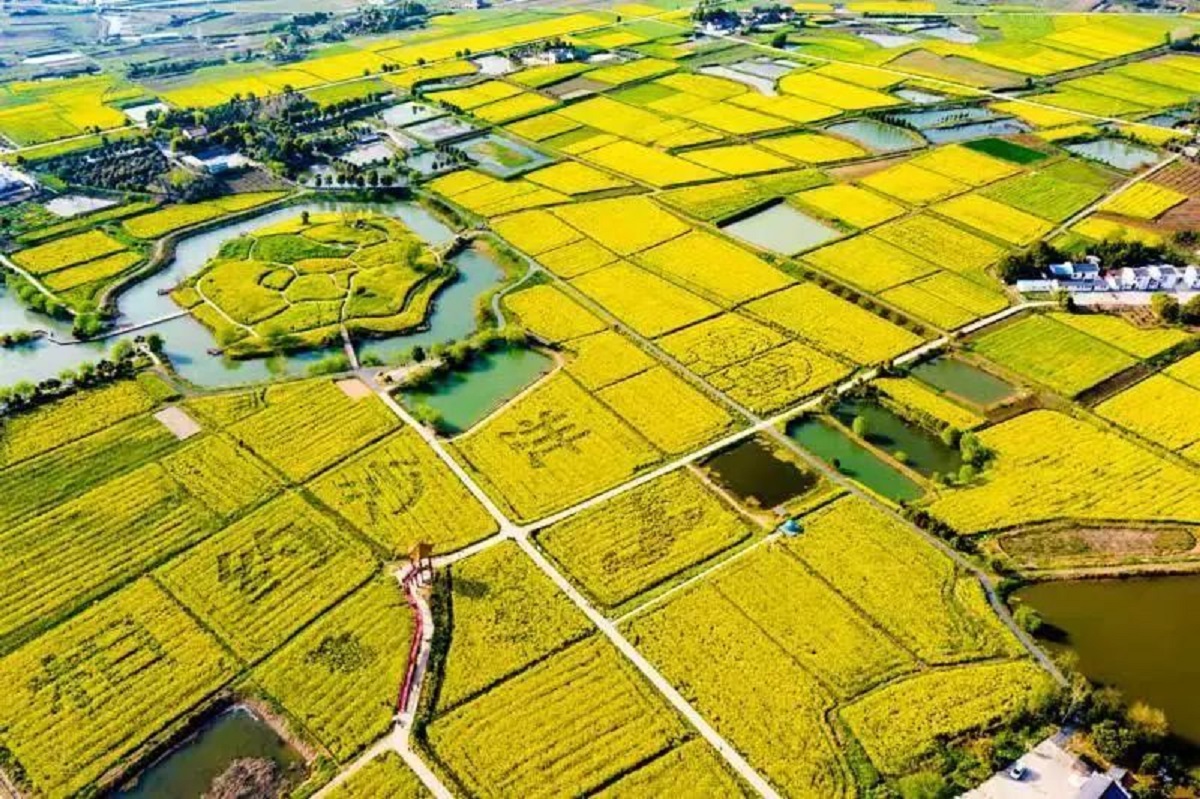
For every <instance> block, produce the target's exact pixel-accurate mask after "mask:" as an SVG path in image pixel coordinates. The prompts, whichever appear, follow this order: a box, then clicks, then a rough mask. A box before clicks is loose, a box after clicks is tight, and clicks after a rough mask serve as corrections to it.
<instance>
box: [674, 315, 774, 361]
mask: <svg viewBox="0 0 1200 799" xmlns="http://www.w3.org/2000/svg"><path fill="white" fill-rule="evenodd" d="M786 341H787V338H786V337H784V336H783V335H782V334H781V333H779V332H777V331H776V330H774V329H773V328H770V327H767V326H766V325H763V324H760V323H758V322H754V321H751V320H750V319H747V318H746V317H745V316H742V315H741V314H736V313H727V314H722V315H721V316H718V317H716V318H714V319H708V320H705V321H703V322H700V323H698V324H694V325H691V326H690V327H685V328H684V329H683V330H680V331H678V332H675V333H672V334H670V335H669V336H666V337H664V338H663V339H661V340H660V341H659V342H658V343H659V346H661V347H662V348H663V349H664V350H665V351H666V352H667V353H668V354H669V355H671V356H672V357H673V358H675V359H676V360H677V361H679V362H680V363H681V364H683V365H684V366H685V367H687V368H688V369H689V370H690V371H692V372H694V373H695V374H698V375H701V376H704V375H710V374H712V373H713V372H715V371H717V370H719V369H724V368H725V367H727V366H731V365H733V364H735V363H740V362H742V361H745V360H748V359H750V358H753V357H754V356H756V355H760V354H762V353H764V352H766V351H767V350H770V349H773V348H774V347H778V346H779V345H780V344H783V343H784V342H786Z"/></svg>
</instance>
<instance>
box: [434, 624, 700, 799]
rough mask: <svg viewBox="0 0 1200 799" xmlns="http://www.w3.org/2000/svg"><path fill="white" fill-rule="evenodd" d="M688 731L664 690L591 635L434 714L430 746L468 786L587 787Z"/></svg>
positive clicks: (489, 791)
mask: <svg viewBox="0 0 1200 799" xmlns="http://www.w3.org/2000/svg"><path fill="white" fill-rule="evenodd" d="M684 735H685V732H684V728H683V726H682V724H681V723H680V722H679V721H678V720H677V719H676V718H675V717H674V715H673V713H672V712H671V711H670V709H669V708H668V707H667V706H666V705H665V703H664V702H663V700H662V699H661V697H660V696H659V695H658V694H657V693H656V692H654V691H653V690H652V689H651V688H650V687H649V686H647V685H645V684H644V683H643V682H642V680H641V678H640V676H639V675H638V674H636V673H635V672H634V671H633V667H632V666H630V665H629V664H627V663H626V662H625V661H624V660H623V659H622V658H621V656H620V655H619V654H618V653H617V651H616V650H615V649H614V648H613V646H612V644H610V643H609V642H608V641H607V639H605V638H603V637H601V636H593V637H592V638H590V639H589V640H586V641H583V642H580V643H578V644H575V645H574V646H572V647H570V648H568V649H566V650H565V651H563V652H560V653H558V654H556V655H554V656H552V657H550V658H548V659H546V660H544V661H542V662H540V663H538V664H536V665H534V666H533V667H531V668H529V669H528V670H527V671H524V672H522V673H521V674H519V675H518V676H516V677H514V678H513V679H511V680H508V681H507V682H505V683H503V684H501V685H499V686H497V687H496V688H494V689H493V690H491V691H489V692H488V693H486V694H484V695H483V696H481V697H479V698H478V699H475V700H473V701H471V702H468V703H467V704H465V705H462V706H460V707H458V708H456V709H455V710H452V711H450V712H449V713H447V714H445V715H442V716H439V717H438V718H436V719H435V720H434V721H433V723H432V724H430V725H429V728H428V747H429V749H430V750H432V753H433V756H434V758H435V759H436V761H437V762H439V763H441V764H442V765H443V766H444V767H445V768H446V770H447V771H449V773H450V774H451V775H452V777H453V780H454V782H456V783H458V785H460V786H461V788H460V790H462V792H463V793H465V794H469V795H472V796H479V797H504V796H523V797H531V799H541V798H542V797H552V796H562V795H564V794H574V793H581V794H585V793H588V792H589V791H591V790H594V789H596V788H599V787H600V786H601V785H603V784H605V783H606V782H607V781H608V780H611V779H613V778H615V777H617V776H619V775H621V774H622V773H624V772H625V771H627V770H629V769H631V768H634V767H635V766H637V765H639V764H640V763H642V762H644V761H646V760H648V759H650V758H652V757H654V756H655V755H657V754H659V753H661V752H663V751H666V750H667V749H669V748H671V747H672V746H673V745H674V744H676V743H677V742H679V741H681V740H683V738H684Z"/></svg>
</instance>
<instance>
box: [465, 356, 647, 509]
mask: <svg viewBox="0 0 1200 799" xmlns="http://www.w3.org/2000/svg"><path fill="white" fill-rule="evenodd" d="M454 446H455V449H456V450H457V451H458V452H459V454H461V455H462V457H463V458H464V459H465V460H466V461H467V463H468V464H469V465H470V466H471V467H472V468H473V469H475V470H476V472H477V473H478V475H479V476H480V477H481V478H482V479H483V481H484V483H485V485H486V486H487V487H489V488H490V489H491V491H490V492H489V493H491V494H492V496H493V497H502V498H503V499H504V500H505V501H506V502H507V503H508V504H509V506H510V507H512V508H513V510H514V511H515V512H516V514H517V516H518V517H520V518H522V519H533V518H537V517H538V516H542V515H545V514H547V513H550V512H552V511H555V510H558V509H560V508H562V507H564V506H566V505H569V504H571V503H572V502H578V501H579V500H582V499H585V498H586V497H588V496H590V495H592V494H594V493H597V492H599V491H602V490H603V489H605V488H607V487H609V486H611V485H614V484H616V483H618V482H620V481H621V480H623V479H626V478H628V477H631V476H632V475H633V474H635V473H636V472H638V471H639V470H641V469H643V468H645V467H646V466H649V465H650V464H652V463H654V462H655V461H657V460H658V457H659V456H658V454H657V453H656V451H655V450H654V448H653V447H651V446H650V444H649V443H648V442H647V441H646V440H645V439H644V438H642V436H640V435H638V433H636V432H635V431H634V430H633V429H632V428H630V427H627V426H626V425H625V423H623V422H621V421H620V420H619V419H617V417H616V416H615V415H613V413H612V412H611V411H609V410H607V409H606V408H605V407H604V406H603V405H601V404H600V403H599V402H598V401H597V400H595V399H593V398H592V397H591V396H590V395H588V394H587V393H586V392H585V391H584V390H583V389H582V388H580V387H579V385H578V384H576V383H575V381H574V380H573V379H572V378H570V377H568V376H566V375H562V374H560V375H557V376H555V377H552V378H550V379H549V380H547V381H546V382H544V383H542V384H540V385H539V386H538V388H537V389H535V390H534V391H533V392H531V393H529V394H526V395H525V396H524V397H522V398H521V399H519V400H517V401H516V402H515V403H513V404H512V405H510V406H508V407H507V408H506V409H505V410H504V411H503V412H502V413H500V414H499V415H498V416H495V417H493V418H492V419H491V420H490V421H488V422H487V423H486V424H484V425H482V426H480V427H477V428H476V429H474V430H472V431H471V432H470V433H468V434H467V435H465V436H463V437H461V438H459V439H457V440H456V441H455V444H454Z"/></svg>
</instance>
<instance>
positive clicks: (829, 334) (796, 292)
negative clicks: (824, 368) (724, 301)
mask: <svg viewBox="0 0 1200 799" xmlns="http://www.w3.org/2000/svg"><path fill="white" fill-rule="evenodd" d="M746 308H747V310H749V311H750V312H751V313H752V314H754V315H755V316H758V317H760V318H762V319H764V320H766V321H768V322H772V323H774V324H776V325H779V326H781V327H782V328H784V329H785V330H788V331H790V332H792V333H795V334H797V335H799V336H803V337H804V338H805V339H807V340H809V341H811V342H813V343H814V344H817V345H818V346H820V347H822V348H823V349H826V350H829V351H831V352H835V353H838V354H840V355H844V356H846V357H847V358H850V359H851V360H853V361H856V362H858V363H876V362H879V361H884V360H887V359H889V358H893V357H895V356H896V355H899V354H900V353H902V352H904V351H905V350H909V349H912V348H913V347H916V346H918V345H919V344H920V343H921V339H920V338H919V337H918V336H916V335H915V334H913V333H910V332H909V331H907V330H904V329H903V328H900V327H897V326H896V325H893V324H892V323H891V322H887V321H885V320H883V319H881V318H880V317H878V316H875V315H874V314H872V313H871V312H869V311H865V310H863V309H862V308H859V307H858V306H857V305H854V304H853V303H850V302H847V301H846V300H843V299H841V298H840V297H836V296H834V295H833V294H830V293H829V292H827V291H825V290H824V289H821V288H819V287H817V286H816V285H813V284H811V283H805V284H802V285H799V286H795V287H793V288H790V289H787V290H786V291H780V292H777V293H775V294H772V295H770V296H768V297H764V298H763V299H761V300H755V301H754V302H752V303H750V304H749V305H747V306H746Z"/></svg>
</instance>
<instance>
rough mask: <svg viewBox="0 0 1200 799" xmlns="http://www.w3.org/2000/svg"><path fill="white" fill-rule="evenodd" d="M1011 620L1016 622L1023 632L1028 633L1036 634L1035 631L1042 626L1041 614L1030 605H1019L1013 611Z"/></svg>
mask: <svg viewBox="0 0 1200 799" xmlns="http://www.w3.org/2000/svg"><path fill="white" fill-rule="evenodd" d="M1013 621H1015V622H1016V623H1017V626H1018V627H1020V628H1021V629H1022V630H1024V631H1025V632H1027V633H1029V634H1030V635H1037V631H1038V630H1040V629H1041V628H1042V624H1043V622H1042V616H1041V614H1040V613H1038V612H1037V611H1036V610H1034V609H1033V607H1031V606H1030V605H1020V606H1018V607H1017V609H1016V611H1014V612H1013Z"/></svg>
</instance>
